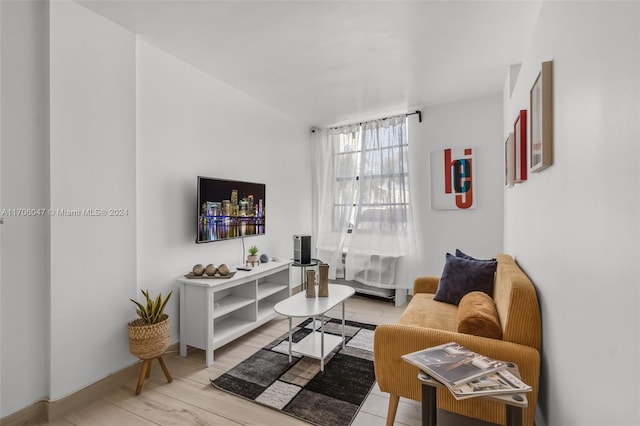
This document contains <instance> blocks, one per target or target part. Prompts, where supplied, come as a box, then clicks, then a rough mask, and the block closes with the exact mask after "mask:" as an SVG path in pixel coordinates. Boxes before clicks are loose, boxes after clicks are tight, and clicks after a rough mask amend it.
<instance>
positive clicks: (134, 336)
mask: <svg viewBox="0 0 640 426" xmlns="http://www.w3.org/2000/svg"><path fill="white" fill-rule="evenodd" d="M140 291H141V292H142V294H143V295H144V297H145V299H146V304H142V303H140V302H138V301H136V300H133V299H129V300H131V301H132V302H133V303H135V304H136V306H137V309H136V313H137V314H138V317H139V318H138V319H135V320H133V321H131V322H130V323H128V324H127V329H128V332H129V351H130V352H131V354H132V355H135V356H137V357H138V358H140V359H142V360H145V359H153V358H157V357H159V356H161V355H162V354H164V352H165V351H166V350H167V348H168V347H169V344H170V336H169V330H170V329H169V316H168V315H167V314H165V313H164V308H165V306H167V302H168V301H169V299H170V298H171V294H172V293H173V292H170V293H169V294H168V295H167V297H166V298H165V299H164V300H163V299H162V294H158V297H156V298H155V300H154V299H151V297H149V291H144V290H140Z"/></svg>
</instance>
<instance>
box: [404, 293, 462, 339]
mask: <svg viewBox="0 0 640 426" xmlns="http://www.w3.org/2000/svg"><path fill="white" fill-rule="evenodd" d="M457 311H458V308H457V307H456V306H453V305H450V304H448V303H441V302H436V301H435V300H433V293H418V294H414V295H413V297H412V298H411V303H409V305H407V307H406V309H405V310H404V312H403V313H402V315H401V316H400V319H399V320H398V324H402V325H410V326H413V327H425V328H434V329H437V330H445V331H456V326H457V325H456V319H457V317H456V315H457Z"/></svg>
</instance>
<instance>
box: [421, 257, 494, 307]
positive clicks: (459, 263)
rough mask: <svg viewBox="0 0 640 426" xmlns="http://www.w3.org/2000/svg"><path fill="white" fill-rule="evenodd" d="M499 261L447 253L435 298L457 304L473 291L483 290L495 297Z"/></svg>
mask: <svg viewBox="0 0 640 426" xmlns="http://www.w3.org/2000/svg"><path fill="white" fill-rule="evenodd" d="M497 266H498V262H497V261H495V260H494V261H487V260H473V259H465V258H463V257H456V256H454V255H452V254H450V253H447V258H446V262H445V264H444V270H443V271H442V276H441V277H440V282H439V283H438V290H436V294H435V296H434V297H433V299H434V300H437V301H439V302H444V303H451V304H452V305H457V304H458V303H460V300H461V299H462V297H463V296H464V295H465V294H467V293H469V292H472V291H482V292H484V293H487V294H488V295H489V296H491V297H493V279H494V274H495V272H496V267H497Z"/></svg>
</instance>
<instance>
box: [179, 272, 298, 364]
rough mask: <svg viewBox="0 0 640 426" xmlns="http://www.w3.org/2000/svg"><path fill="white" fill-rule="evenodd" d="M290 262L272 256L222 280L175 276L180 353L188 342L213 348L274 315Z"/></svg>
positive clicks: (286, 287)
mask: <svg viewBox="0 0 640 426" xmlns="http://www.w3.org/2000/svg"><path fill="white" fill-rule="evenodd" d="M290 268H291V262H290V261H273V262H269V263H263V264H260V265H259V266H256V267H255V268H253V269H252V270H251V271H240V270H238V271H237V272H236V273H235V275H234V276H233V277H232V278H229V279H227V280H209V279H188V278H179V279H178V284H179V285H180V355H181V356H183V357H186V356H187V347H188V346H193V347H196V348H199V349H203V350H205V351H206V363H207V366H210V365H211V364H213V351H214V350H215V349H217V348H219V347H221V346H223V345H226V344H227V343H229V342H231V341H233V340H235V339H237V338H238V337H240V336H242V335H244V334H246V333H247V332H249V331H251V330H253V329H255V328H256V327H258V326H260V325H262V324H264V323H265V322H267V321H269V320H271V319H272V318H275V317H276V315H277V314H276V312H275V311H274V310H273V307H274V306H275V304H276V303H278V302H279V301H281V300H284V299H286V298H288V297H289V296H290V295H291V279H290V276H291V271H290Z"/></svg>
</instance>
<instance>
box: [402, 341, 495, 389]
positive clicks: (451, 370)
mask: <svg viewBox="0 0 640 426" xmlns="http://www.w3.org/2000/svg"><path fill="white" fill-rule="evenodd" d="M402 358H403V359H404V360H405V361H407V362H408V363H410V364H413V365H415V366H416V367H418V368H420V369H421V370H422V371H424V372H425V373H427V374H429V375H431V376H433V377H434V378H435V379H437V380H438V381H440V382H442V384H444V385H446V386H447V387H452V386H456V385H460V384H463V383H466V382H469V381H470V380H473V379H475V378H477V377H481V376H486V375H487V374H490V373H494V372H496V371H499V370H503V369H505V368H506V367H507V365H506V364H505V363H504V362H502V361H497V360H494V359H491V358H489V357H486V356H484V355H480V354H478V353H476V352H473V351H471V350H469V349H467V348H465V347H463V346H461V345H459V344H458V343H455V342H450V343H445V344H444V345H440V346H434V347H432V348H427V349H423V350H420V351H417V352H413V353H410V354H406V355H402Z"/></svg>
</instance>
